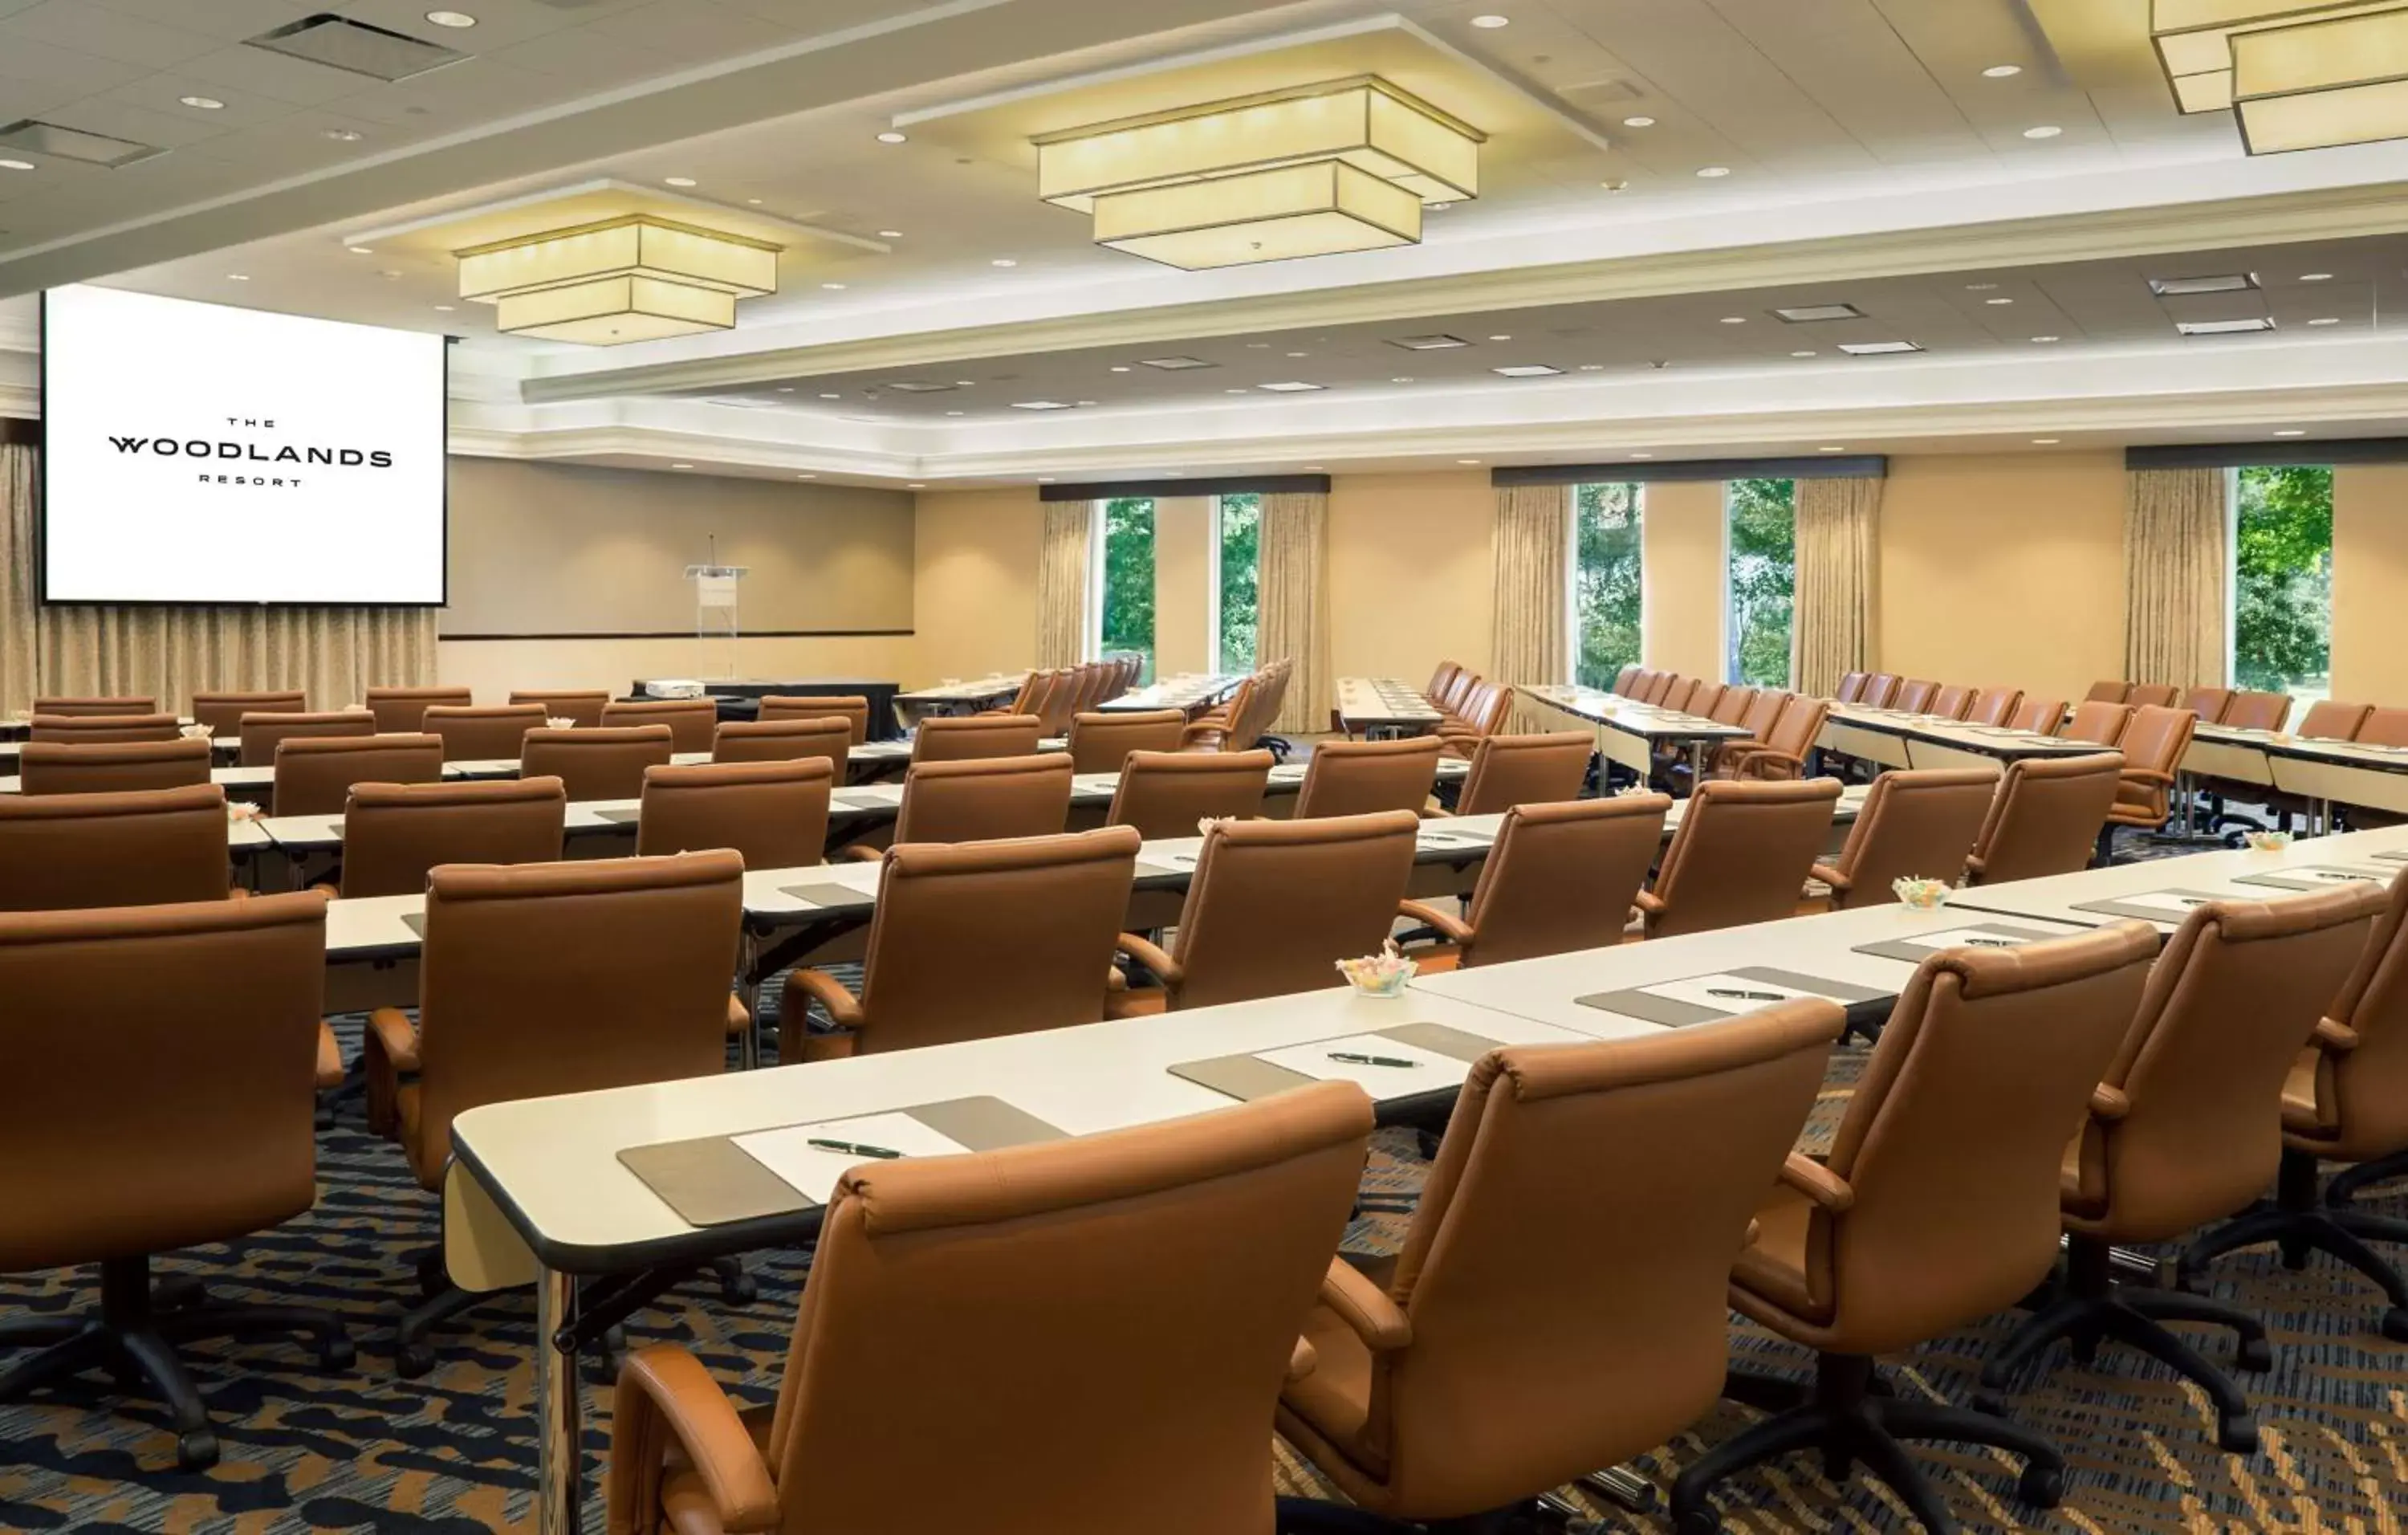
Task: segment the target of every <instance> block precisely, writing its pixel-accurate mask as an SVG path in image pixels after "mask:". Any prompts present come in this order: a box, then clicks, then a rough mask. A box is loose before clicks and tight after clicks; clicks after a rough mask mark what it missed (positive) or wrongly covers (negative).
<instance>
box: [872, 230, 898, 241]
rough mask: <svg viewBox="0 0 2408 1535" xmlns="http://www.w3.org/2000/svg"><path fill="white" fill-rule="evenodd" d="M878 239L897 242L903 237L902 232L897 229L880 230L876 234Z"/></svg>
mask: <svg viewBox="0 0 2408 1535" xmlns="http://www.w3.org/2000/svg"><path fill="white" fill-rule="evenodd" d="M878 237H879V238H880V239H882V240H899V239H901V238H902V237H903V231H901V230H899V229H882V230H880V231H879V232H878Z"/></svg>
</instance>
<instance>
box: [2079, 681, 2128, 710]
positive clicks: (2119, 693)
mask: <svg viewBox="0 0 2408 1535" xmlns="http://www.w3.org/2000/svg"><path fill="white" fill-rule="evenodd" d="M2131 691H2132V684H2131V683H2129V682H2120V681H2115V680H2114V679H2113V678H2109V679H2107V680H2105V681H2097V682H2093V683H2091V684H2090V691H2089V692H2087V693H2085V694H2084V695H2083V696H2082V701H2083V702H2084V703H2089V704H2120V703H2122V702H2123V701H2124V696H2125V695H2126V694H2128V693H2130V692H2131Z"/></svg>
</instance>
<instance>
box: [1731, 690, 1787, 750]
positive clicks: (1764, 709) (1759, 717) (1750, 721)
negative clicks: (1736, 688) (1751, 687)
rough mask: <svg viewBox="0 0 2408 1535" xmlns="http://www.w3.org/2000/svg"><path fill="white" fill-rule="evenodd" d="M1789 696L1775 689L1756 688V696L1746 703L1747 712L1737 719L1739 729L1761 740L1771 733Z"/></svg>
mask: <svg viewBox="0 0 2408 1535" xmlns="http://www.w3.org/2000/svg"><path fill="white" fill-rule="evenodd" d="M1789 698H1790V695H1788V694H1786V693H1785V692H1783V691H1782V690H1781V689H1779V688H1777V687H1768V688H1758V689H1757V690H1756V696H1755V697H1753V698H1750V699H1749V700H1748V701H1747V711H1746V712H1745V713H1743V714H1742V715H1741V716H1740V717H1739V727H1740V728H1741V729H1742V730H1744V731H1746V732H1747V733H1748V734H1749V735H1751V736H1753V737H1755V738H1756V739H1757V740H1763V739H1765V738H1766V737H1767V736H1769V735H1770V734H1771V733H1772V724H1773V722H1774V721H1775V720H1778V719H1780V718H1781V711H1782V710H1783V709H1784V708H1785V707H1786V706H1787V704H1788V702H1789Z"/></svg>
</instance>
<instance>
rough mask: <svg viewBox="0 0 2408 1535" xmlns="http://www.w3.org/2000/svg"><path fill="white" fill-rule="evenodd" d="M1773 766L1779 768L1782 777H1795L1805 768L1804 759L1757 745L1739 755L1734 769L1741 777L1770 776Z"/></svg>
mask: <svg viewBox="0 0 2408 1535" xmlns="http://www.w3.org/2000/svg"><path fill="white" fill-rule="evenodd" d="M1775 768H1778V769H1780V770H1781V776H1783V777H1785V778H1796V777H1798V776H1799V774H1801V773H1803V772H1804V771H1805V770H1806V759H1805V758H1804V757H1799V756H1792V755H1790V754H1789V753H1786V752H1779V751H1775V750H1774V749H1773V748H1771V747H1770V746H1759V747H1757V748H1756V749H1755V750H1754V751H1752V752H1749V753H1747V754H1746V755H1744V756H1742V757H1741V758H1740V759H1739V766H1738V768H1735V769H1734V771H1736V772H1737V773H1738V774H1739V776H1740V777H1742V778H1770V777H1771V776H1772V772H1773V769H1775Z"/></svg>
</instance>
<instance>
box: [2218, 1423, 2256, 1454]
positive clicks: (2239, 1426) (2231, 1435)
mask: <svg viewBox="0 0 2408 1535" xmlns="http://www.w3.org/2000/svg"><path fill="white" fill-rule="evenodd" d="M2215 1442H2216V1447H2217V1448H2219V1449H2221V1450H2222V1451H2224V1453H2225V1454H2227V1455H2256V1454H2257V1413H2233V1414H2232V1415H2231V1416H2230V1417H2229V1418H2219V1419H2217V1420H2216V1425H2215Z"/></svg>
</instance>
